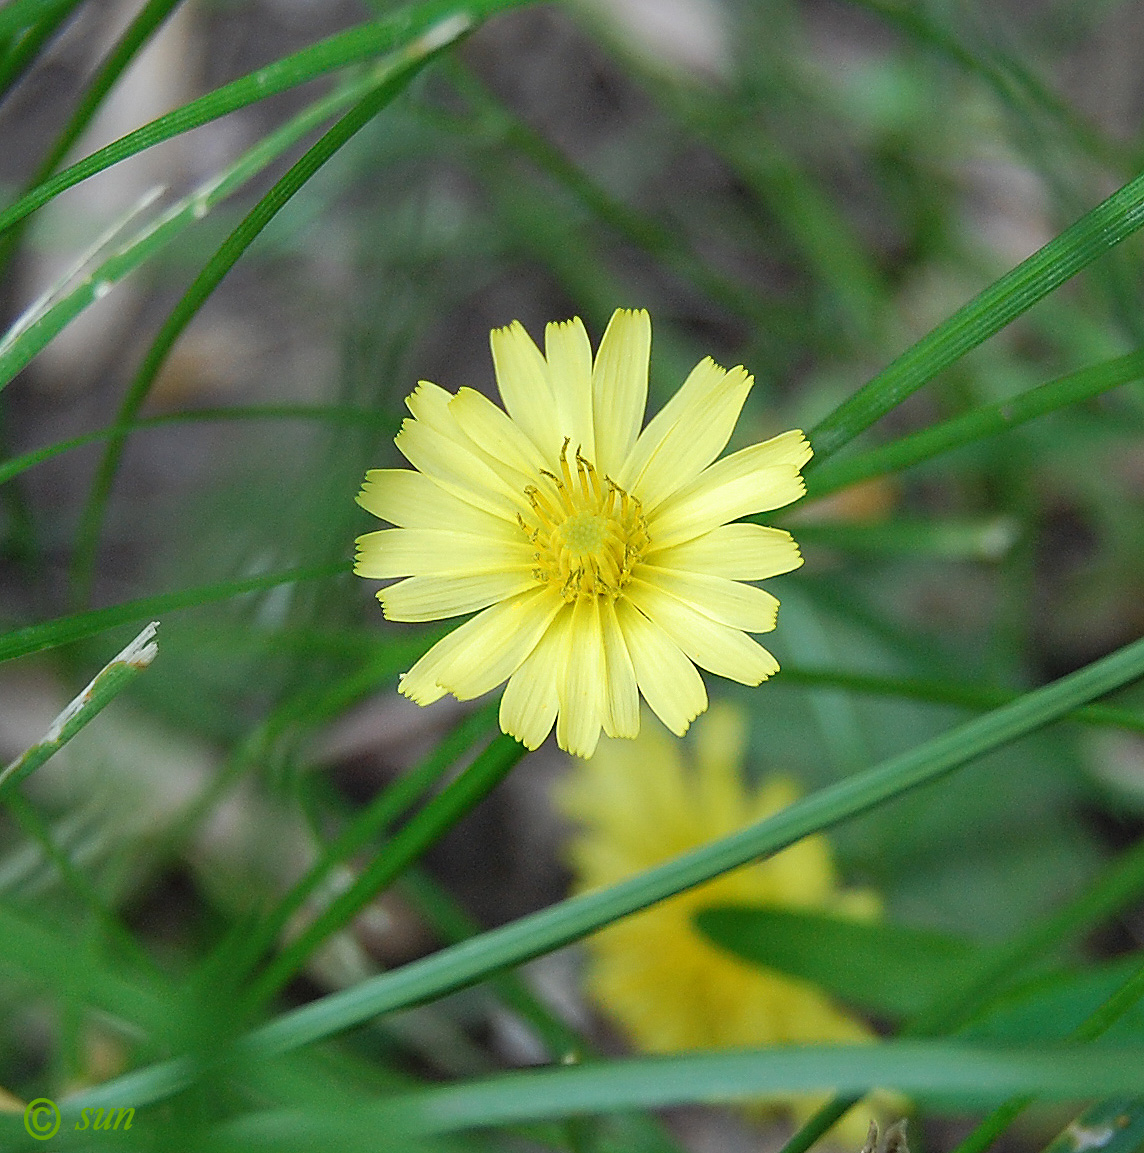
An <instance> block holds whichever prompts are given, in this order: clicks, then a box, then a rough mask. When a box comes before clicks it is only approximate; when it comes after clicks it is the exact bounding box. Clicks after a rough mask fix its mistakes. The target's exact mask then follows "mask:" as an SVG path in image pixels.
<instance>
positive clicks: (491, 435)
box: [449, 388, 548, 483]
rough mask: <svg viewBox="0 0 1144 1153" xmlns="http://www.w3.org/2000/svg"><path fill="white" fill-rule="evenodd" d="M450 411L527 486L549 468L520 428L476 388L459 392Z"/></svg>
mask: <svg viewBox="0 0 1144 1153" xmlns="http://www.w3.org/2000/svg"><path fill="white" fill-rule="evenodd" d="M449 412H450V414H451V415H452V416H453V418H454V419H455V420H456V422H457V424H458V425H459V426H460V427H461V428H463V429H464V431H465V435H466V436H467V437H468V438H469V440H471V441H472V442H473V443H474V444H476V445H478V446H480V447H481V448H483V449H484V450H485V451H486V452H487V453H488V454H489V455H490V456H494V457H496V458H497V459H498V460H500V461H503V462H504V463H505V464H506V465H508V466H509V467H510V468H512V469H514V470H515V471H516V472H518V473H521V474H522V475H523V477H524V480H525V483H528V482H529V481H530V480H535V477H536V473H537V471H538V470H539V469H542V468H545V467H547V464H548V462H547V461H546V460H545V459H544V456H543V455H542V454H541V451H540V449H538V448H537V447H536V445H534V444H533V443H532V441H531V440H529V439H528V437H527V436H525V435H524V433H523V432H522V431H521V428H520V425H518V424H517V423H516V422H515V421H514V420H513V419H512V417H510V416H509V415H508V413H507V412H505V411H504V409H503V408H500V407H498V406H497V405H495V404H493V402H492V401H491V400H489V398H488V397H487V396H485V395H484V393H480V392H477V391H476V389H473V388H462V389H460V390H459V391H458V392H457V395H456V396H455V397H453V398H452V399H451V400H450V401H449Z"/></svg>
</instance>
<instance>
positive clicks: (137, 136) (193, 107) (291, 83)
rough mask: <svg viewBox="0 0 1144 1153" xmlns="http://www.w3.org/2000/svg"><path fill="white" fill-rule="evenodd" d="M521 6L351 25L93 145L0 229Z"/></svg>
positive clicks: (437, 4) (423, 9) (435, 3)
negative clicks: (152, 157)
mask: <svg viewBox="0 0 1144 1153" xmlns="http://www.w3.org/2000/svg"><path fill="white" fill-rule="evenodd" d="M528 2H530V0H469V2H468V3H458V2H457V0H427V2H425V3H421V4H415V5H410V6H407V7H406V8H403V9H401V10H400V11H399V12H397V13H395V14H394V15H392V16H389V17H387V18H385V19H383V20H377V21H369V22H368V23H366V24H359V25H357V26H356V27H354V28H349V29H347V30H346V31H344V32H339V33H337V34H335V35H333V36H330V37H328V38H327V39H325V40H322V41H320V42H319V43H317V44H311V45H310V46H309V47H307V48H303V49H302V50H301V51H299V52H295V53H293V54H292V55H290V56H285V57H283V58H282V59H281V60H276V61H274V63H272V64H267V65H266V66H265V67H264V68H259V69H257V70H255V71H254V72H251V73H249V74H247V75H246V76H243V77H241V78H240V79H238V80H234V81H231V83H229V84H224V85H223V86H222V87H221V88H216V89H215V90H214V91H213V92H208V93H207V94H206V95H205V96H201V97H199V98H198V99H197V100H192V101H191V102H190V103H189V104H184V105H182V106H181V107H180V108H176V109H175V110H174V111H173V112H168V113H167V114H166V115H164V116H160V117H159V118H158V119H156V120H152V121H150V122H149V123H147V124H144V125H143V126H142V127H141V128H137V129H136V130H135V131H134V132H129V133H128V134H127V135H126V136H122V137H120V138H119V139H118V140H116V141H114V142H112V143H111V144H109V145H107V147H106V148H100V149H98V150H97V151H95V152H93V153H91V155H90V156H85V157H84V158H83V159H82V160H80V161H77V162H76V163H75V164H73V165H71V166H70V167H68V168H65V169H64V170H63V171H62V172H60V173H58V174H57V175H55V176H53V177H52V178H51V179H50V180H46V181H44V183H43V184H40V185H39V186H38V187H36V188H34V189H32V190H31V191H29V192H28V193H26V194H25V195H23V196H21V197H20V198H19V199H18V200H17V201H16V202H15V203H14V204H11V205H10V206H9V207H8V208H6V209H5V210H4V211H3V212H0V231H3V230H5V229H7V228H10V227H11V226H12V225H13V224H15V223H16V222H17V221H19V220H22V219H23V218H24V217H25V216H27V215H29V214H30V213H32V212H35V211H36V209H37V208H42V207H43V206H44V205H45V204H47V203H48V201H49V200H52V199H53V198H54V197H56V196H58V195H59V194H60V193H61V192H63V191H64V190H65V189H68V188H71V187H73V186H74V185H76V184H79V183H80V182H81V181H84V180H86V179H87V178H88V177H90V176H94V175H95V174H96V173H97V172H102V171H103V170H104V169H105V168H110V167H111V166H112V165H113V164H118V163H119V162H120V161H121V160H126V159H127V157H129V156H134V155H135V154H136V153H137V152H142V151H144V150H145V149H147V148H150V147H152V146H153V145H155V144H159V143H161V142H162V141H164V140H169V139H170V138H171V137H173V136H178V135H180V134H181V133H184V132H189V131H190V130H191V129H192V128H198V127H199V126H200V125H202V124H207V123H209V122H210V121H212V120H217V119H218V118H219V117H220V116H225V115H226V114H227V113H228V112H234V111H236V110H237V109H239V108H245V107H246V106H247V105H248V104H254V103H255V102H257V101H259V100H264V99H266V97H268V96H273V95H275V94H277V93H279V92H284V91H286V90H287V89H289V88H296V87H297V86H298V85H300V84H305V83H306V82H307V81H310V80H314V79H315V78H317V77H319V76H324V75H325V74H326V73H328V72H333V71H336V70H337V69H339V68H345V67H346V66H348V65H350V64H361V63H364V62H365V61H368V60H371V59H373V58H374V57H377V56H380V55H382V54H384V53H387V52H391V51H393V50H394V49H395V48H399V47H401V46H403V45H406V46H415V42H416V40H417V38H418V37H420V36H423V35H426V34H429V36H430V39H431V38H432V32H433V30H434V29H435V28H437V27H439V26H441V25H452V24H453V22H454V21H463V22H464V23H465V24H466V25H471V24H472V23H473V21H475V20H479V19H482V18H484V17H487V16H490V15H492V14H493V13H495V12H499V11H501V10H502V9H505V8H512V7H519V6H520V5H521V4H523V3H528ZM453 26H455V25H453Z"/></svg>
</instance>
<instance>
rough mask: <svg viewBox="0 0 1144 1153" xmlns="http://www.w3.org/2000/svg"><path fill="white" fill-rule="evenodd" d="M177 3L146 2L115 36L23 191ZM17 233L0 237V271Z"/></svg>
mask: <svg viewBox="0 0 1144 1153" xmlns="http://www.w3.org/2000/svg"><path fill="white" fill-rule="evenodd" d="M181 2H182V0H147V3H146V4H144V5H143V7H142V8H141V9H140V10H139V12H138V13H137V14H136V16H135V18H134V19H133V20H132V21H131V23H130V24H129V25H128V27H127V30H126V31H125V32H124V33H123V35H122V36H120V37H119V40H118V41H117V42H116V43H115V45H114V47H113V48H112V49H111V51H110V52H109V53H108V54H107V56H106V57H105V58H104V61H103V63H102V64H101V65H100V66H99V68H98V69H97V71H96V73H95V75H94V76H93V77H92V79H91V82H90V83H89V84H88V86H87V88H86V90H85V91H84V93H83V95H82V96H81V97H80V98H79V100H78V101H77V103H76V105H75V109H74V110H73V112H72V114H71V118H70V119H69V120H68V122H67V124H66V125H64V128H63V131H62V132H61V133H60V134H59V136H57V137H56V139H55V142H54V143H53V144H52V147H51V148H50V149H49V150H48V153H47V155H46V156H45V157H44V159H43V160H42V161H41V162H40V166H39V168H37V169H36V173H35V175H34V176H33V177H32V179H31V180H30V181H29V182H28V187H27V188H26V189H25V190H24V191H25V192H30V191H31V190H32V189H33V188H35V187H36V185H38V184H41V183H43V181H45V180H47V178H48V177H49V176H51V174H52V173H53V172H54V171H55V169H56V166H57V165H58V164H59V163H60V162H61V161H62V160H63V158H64V157H65V156H66V155H67V153H68V150H69V149H70V148H71V146H72V145H73V144H74V143H75V142H76V141H77V140H78V139H79V138H80V136H81V135H82V134H83V131H84V129H85V128H87V126H88V125H89V124H90V123H91V120H92V117H93V116H94V115H95V114H96V112H98V111H99V106H100V105H101V104H102V103H103V100H104V98H105V97H106V96H107V94H108V93H109V92H110V91H111V89H112V87H114V85H115V82H116V81H117V80H118V79H119V77H120V76H122V75H123V72H124V70H125V69H126V68H127V66H128V65H129V64H130V63H131V61H132V60H134V58H135V55H136V53H138V51H139V50H140V48H142V47H143V45H144V44H146V43H147V41H148V40H149V39H150V38H151V36H152V34H153V33H155V32H156V31H157V30H158V28H159V26H160V25H161V24H162V23H163V21H164V20H166V18H167V17H168V16H169V15H170V14H171V12H172V11H173V10H174V9H175V8H176V7H177V6H178V5H179V4H180V3H181ZM10 7H15V5H10ZM20 231H21V230H20V229H18V228H11V229H9V230H8V231H7V232H5V233H3V235H0V269H3V268H5V267H6V266H7V264H8V261H9V259H10V258H11V256H12V252H13V251H14V249H15V248H16V245H17V244H19V242H20Z"/></svg>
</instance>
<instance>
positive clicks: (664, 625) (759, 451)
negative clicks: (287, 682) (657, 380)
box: [354, 309, 811, 757]
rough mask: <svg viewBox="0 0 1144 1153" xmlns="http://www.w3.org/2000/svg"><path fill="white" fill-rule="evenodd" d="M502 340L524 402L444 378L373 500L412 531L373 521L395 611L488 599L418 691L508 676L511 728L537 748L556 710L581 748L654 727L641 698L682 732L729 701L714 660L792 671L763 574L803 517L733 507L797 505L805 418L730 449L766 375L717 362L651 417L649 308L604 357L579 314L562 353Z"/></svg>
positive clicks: (604, 347) (561, 327)
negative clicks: (712, 697) (401, 462)
mask: <svg viewBox="0 0 1144 1153" xmlns="http://www.w3.org/2000/svg"><path fill="white" fill-rule="evenodd" d="M491 341H492V351H493V364H494V366H495V369H496V377H497V385H498V386H499V388H500V394H501V399H502V400H503V401H504V406H505V407H504V409H500V408H498V407H497V406H496V405H495V404H493V403H492V401H490V400H488V399H487V398H486V397H485V396H483V395H482V394H481V393H479V392H476V391H474V390H473V389H470V388H462V389H461V390H460V391H459V392H458V393H457V394H456V395H453V394H452V393H449V392H446V391H445V390H444V389H442V388H439V387H438V386H437V385H435V384H430V383H428V382H427V381H422V382H421V383H420V384H419V385H418V386H417V388H416V389H415V390H414V392H413V393H412V395H410V396H409V398H408V399H407V400H406V404H407V405H408V407H409V411H410V412H411V413H412V419H407V420H406V421H405V422H404V424H403V425H402V427H401V432H400V433H399V434H398V436H397V441H396V443H397V447H398V448H399V449H400V450H401V452H402V453H403V454H404V456H405V457H406V459H407V460H408V461H409V463H410V464H412V465H413V470H415V471H413V470H408V469H374V470H372V471H370V472H369V473H368V474H367V475H366V481H365V486H364V487H363V489H362V491H361V493H360V494H359V496H358V503H359V504H361V505H362V507H363V508H365V509H367V510H368V511H369V512H371V513H373V514H374V515H375V516H378V517H381V518H382V519H383V520H387V521H389V522H390V523H391V524H393V525H396V526H397V527H396V528H391V529H384V530H382V531H380V532H371V533H367V534H366V535H365V536H362V537H359V538H358V541H357V545H358V555H357V564H356V567H355V569H354V571H355V572H356V573H357V574H358V575H359V576H364V577H371V578H379V579H383V578H387V577H403V578H405V579H403V580H398V581H397V582H396V583H394V584H391V585H389V586H388V587H386V588H383V589H382V590H381V591H380V592H379V593H378V594H377V595H378V599H379V600H380V601H381V603H382V607H383V608H384V610H385V615H386V617H387V618H388V619H389V620H402V621H424V620H435V619H437V618H440V617H450V616H459V615H461V614H463V613H471V612H477V615H476V616H475V617H473V618H472V620H469V621H467V622H466V623H465V624H463V625H461V627H460V628H458V629H455V630H454V631H453V632H452V633H450V634H449V635H448V636H447V637H444V638H443V639H442V640H440V641H438V643H437V644H436V645H434V646H433V648H431V649H430V650H429V651H428V652H427V653H426V654H425V656H423V657H422V658H421V659H420V660H419V661H418V662H417V663H416V664H415V665H414V666H413V668H411V669H410V670H409V672H407V673H406V674H405V675H404V676H403V677H402V678H401V682H400V688H401V691H402V692H403V693H404V694H405V695H406V696H408V697H411V698H412V699H413V700H415V701H416V702H417V703H418V704H422V705H427V704H430V703H431V702H433V701H435V700H438V699H440V698H441V697H443V696H444V695H445V694H446V693H452V694H453V695H454V696H456V697H458V698H459V699H461V700H467V699H469V698H471V697H477V696H480V695H481V694H482V693H486V692H488V691H489V690H490V689H494V688H496V686H497V685H499V684H501V683H502V682H503V681H505V680H506V679H507V681H508V685H507V687H506V688H505V691H504V696H503V697H502V698H501V707H500V723H501V728H502V729H504V731H505V732H506V733H510V734H511V735H512V736H514V737H516V738H517V740H519V741H521V742H522V743H523V744H524V745H525V746H526V747H527V748H530V749H534V748H536V747H537V746H538V745H539V744H540V743H541V742H542V741H543V740H544V738H545V737H546V736H547V735H548V733H549V731H550V730H551V729H552V725H553V722H554V721H555V723H556V739H557V741H558V742H559V744H560V747H561V748H562V749H566V750H568V751H569V752H572V753H575V754H577V755H578V756H581V757H589V756H591V755H592V753H593V751H594V750H595V748H596V742H597V741H598V740H599V737H600V729H601V728H602V729H603V730H604V732H605V733H607V734H608V735H609V736H615V737H634V736H636V734H637V733H638V732H639V694H640V693H642V694H643V696H644V699H645V700H646V701H647V703H648V704H649V705H650V706H651V708H652V710H653V711H654V712H655V713H656V715H657V716H658V717H659V718H660V719H661V720H662V721H663V723H664V724H665V725H666V726H667V727H668V728H669V729H670V730H671V731H672V732H674V733H677V734H679V735H682V734H683V733H685V732H686V731H687V727H688V725H690V724H691V722H692V721H693V720H694V719H695V718H696V717H697V716H698V715H699V714H700V713H701V712H703V710H704V709H706V707H707V692H706V689H705V688H704V686H703V681H702V678H701V677H700V676H699V673H698V672H697V671H696V668H695V666H696V665H698V666H699V667H700V668H704V669H707V670H708V671H710V672H713V673H718V674H720V675H721V676H725V677H730V678H731V679H732V680H736V681H739V682H741V683H742V684H747V685H757V684H759V683H760V682H761V681H763V680H764V679H766V678H767V677H769V676H770V675H771V674H772V673H774V672H776V671H777V670H778V667H779V666H778V662H777V661H776V660H775V659H774V657H773V656H771V654H770V653H769V652H767V650H766V649H764V648H763V647H762V646H761V645H759V644H757V643H756V642H755V641H754V640H752V639H751V637H749V636H747V633H749V632H755V633H759V632H768V631H769V630H770V629H773V628H774V626H775V617H776V613H777V611H778V601H777V600H776V599H775V598H774V597H773V596H771V594H770V593H767V592H764V591H763V590H762V589H759V588H755V587H754V586H753V585H750V584H745V583H743V582H745V581H753V580H761V579H763V578H765V577H770V576H775V575H777V574H779V573H784V572H789V571H790V570H791V569H793V568H797V567H798V566H799V565H800V564H801V563H802V558H801V557H800V555H799V551H798V546H797V545H796V544H795V542H794V541H793V540H792V539H791V537H790V535H789V534H788V533H785V532H782V531H780V530H778V529H773V528H765V527H763V526H761V525H756V524H731V523H729V522H731V521H734V520H735V519H736V518H737V517H742V516H747V515H749V514H751V513H758V512H765V511H768V510H770V509H775V508H780V507H781V506H783V505H785V504H789V503H790V502H791V501H793V500H797V499H798V498H799V497H800V496H801V495H802V494H803V491H804V487H803V483H802V478H801V477H800V475H799V470H800V469H801V468H802V466H803V465H804V464H805V463H806V462H807V461H808V460H809V459H810V456H811V449H810V445H809V444H807V442H806V438H805V437H804V436H803V434H802V433H801V432H799V431H793V432H786V433H783V434H782V435H781V436H777V437H774V438H773V439H772V440H768V441H765V442H764V443H762V444H756V445H752V446H751V447H750V448H745V449H742V450H741V451H740V452H736V453H732V454H731V455H730V456H727V457H724V458H723V459H722V460H718V461H717V460H716V459H715V458H716V457H718V456H719V454H720V453H721V452H722V451H723V449H724V448H725V447H726V445H727V441H728V440H729V439H730V436H731V432H732V430H733V429H734V427H735V422H736V421H737V420H738V417H739V412H740V410H741V409H742V407H743V402H744V401H745V400H746V398H747V393H748V392H749V391H750V389H751V385H752V383H753V378H752V377H751V376H750V375H748V373H747V372H746V370H745V369H743V368H741V367H740V368H733V369H731V370H730V371H729V372H728V371H726V370H725V369H722V368H720V367H719V366H718V365H717V364H715V362H714V361H713V360H711V359H710V358H707V359H705V360H703V361H701V362H700V363H699V364H698V365H697V366H696V367H695V369H694V371H693V372H692V373H691V375H690V376H688V378H687V380H686V381H685V382H684V384H683V387H682V388H681V389H680V390H679V391H678V392H677V393H676V394H675V396H673V397H672V398H671V400H670V401H668V403H667V404H666V405H665V406H664V408H663V410H662V411H661V412H660V413H658V414H657V415H656V416H655V417H654V418H653V419H652V420H651V421H650V422H649V423H648V425H647V427H646V428H644V429H643V431H642V432H641V430H640V426H641V424H642V422H643V416H644V408H645V405H646V403H647V377H648V356H649V353H650V349H651V321H650V319H649V317H648V314H647V313H646V312H643V311H625V310H623V309H620V310H617V311H616V313H615V314H614V315H613V317H612V319H611V322H610V323H609V325H608V329H607V331H606V332H605V333H604V338H603V340H602V341H601V342H600V348H599V350H598V351H597V353H596V357H595V360H594V361H593V359H592V349H591V346H590V345H589V343H588V334H587V333H586V332H585V330H584V325H583V324H582V323H581V322H580V320H579V319H574V320H569V321H565V322H564V323H560V324H549V325H548V327H547V329H546V331H545V350H544V353H543V354H542V353H541V352H540V350H539V349H538V348H537V347H536V345H535V344H534V343H533V342H532V339H531V338H530V337H529V335H528V333H526V332H525V330H524V328H523V326H522V325H521V324H520V323H519V321H514V322H513V323H512V324H511V325H509V326H508V327H507V328H499V329H495V330H494V331H493V332H492V335H491ZM506 410H507V411H506ZM478 610H481V611H478ZM693 662H694V663H693Z"/></svg>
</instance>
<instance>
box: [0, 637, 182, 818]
mask: <svg viewBox="0 0 1144 1153" xmlns="http://www.w3.org/2000/svg"><path fill="white" fill-rule="evenodd" d="M158 627H159V622H158V621H152V622H151V623H150V624H149V625H148V626H147V627H146V628H145V629H144V630H143V631H142V632H141V633H140V634H139V635H138V636H137V637H136V638H135V639H134V640H133V641H132V642H131V643H130V644H129V645H128V646H127V647H126V648H125V649H124V650H123V651H122V652H121V653H120V654H119V655H118V656H116V657H113V658H112V659H111V660H110V661H109V662H108V663H107V664H106V665H104V667H103V668H102V669H101V670H100V672H99V673H97V674H96V676H95V679H94V680H92V682H91V684H89V685H88V686H87V688H85V689H84V690H83V692H82V693H80V694H79V696H77V697H76V698H75V699H74V700H73V701H72V702H71V704H69V705H68V707H67V708H66V709H64V711H63V712H62V713H60V715H59V716H58V717H56V719H55V720H54V721H53V722H52V725H51V727H50V728H49V729H48V731H47V733H45V734H44V736H43V738H42V739H41V740H39V741H37V742H36V743H35V744H34V745H32V747H31V748H30V749H28V750H27V752H25V753H24V754H23V755H22V756H20V757H17V758H16V760H14V761H13V762H12V763H11V764H10V765H9V766H8V767H7V768H6V769H5V770H4V771H3V772H0V801H3V800H5V799H6V798H7V796H8V794H9V793H10V792H11V791H12V790H13V789H15V788H16V786H17V785H18V784H19V783H20V782H21V781H22V780H24V779H25V778H26V777H29V776H31V775H32V773H34V772H35V771H36V770H37V769H38V768H39V767H40V766H41V765H42V764H44V762H45V761H47V760H48V759H49V758H50V757H53V756H55V754H56V753H57V752H59V750H60V749H62V748H63V747H64V745H66V744H67V743H68V741H70V740H71V739H72V737H74V736H75V735H76V733H78V732H79V731H80V729H82V728H83V727H84V725H86V724H87V723H88V722H89V721H91V720H93V719H94V718H95V716H96V714H97V713H99V712H100V711H101V710H102V709H103V708H104V707H106V706H107V705H109V704H110V703H111V701H112V699H113V698H114V697H116V696H118V695H119V693H120V692H122V690H123V689H125V688H126V687H127V686H128V685H129V684H130V683H131V682H132V681H133V680H134V679H135V678H136V677H137V676H138V675H139V674H140V673H141V672H142V671H143V670H144V669H145V668H146V667H147V666H148V665H149V664H150V663H151V662H152V661H153V660H154V659H155V656H156V654H157V653H158V651H159V649H158V646H157V645H156V644H155V643H154V637H155V630H156V629H157V628H158Z"/></svg>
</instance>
